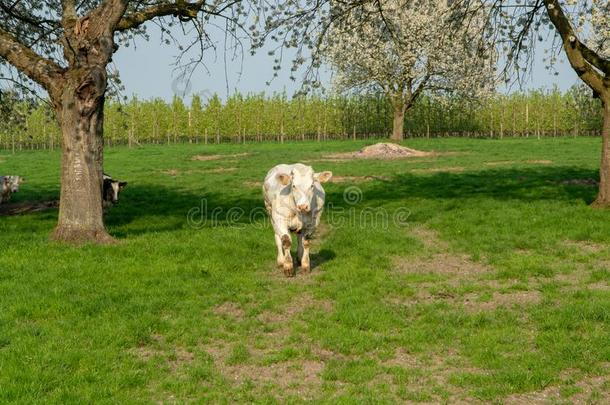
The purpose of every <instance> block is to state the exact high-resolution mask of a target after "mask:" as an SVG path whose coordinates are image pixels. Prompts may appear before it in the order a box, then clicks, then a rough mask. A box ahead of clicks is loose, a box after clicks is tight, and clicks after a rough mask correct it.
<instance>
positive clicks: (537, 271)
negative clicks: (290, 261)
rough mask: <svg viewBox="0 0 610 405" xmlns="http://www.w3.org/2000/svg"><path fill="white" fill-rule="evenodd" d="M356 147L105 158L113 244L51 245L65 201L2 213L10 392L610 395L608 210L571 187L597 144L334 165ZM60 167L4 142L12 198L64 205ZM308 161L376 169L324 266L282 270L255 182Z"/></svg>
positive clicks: (586, 174)
mask: <svg viewBox="0 0 610 405" xmlns="http://www.w3.org/2000/svg"><path fill="white" fill-rule="evenodd" d="M363 145H364V143H363V142H341V143H339V142H336V143H334V142H329V143H321V144H319V143H294V144H284V145H277V144H260V145H245V146H244V145H221V146H217V145H208V146H204V145H179V146H145V147H142V148H138V149H131V150H130V149H126V148H115V149H109V150H107V151H106V152H105V171H106V172H107V173H109V174H111V175H113V176H114V177H116V178H119V179H122V180H126V181H128V182H129V185H128V186H127V188H126V189H125V191H124V192H123V194H122V195H121V202H120V203H119V204H118V205H117V206H115V207H113V208H112V209H111V210H109V211H108V212H107V214H106V223H107V226H108V230H109V232H110V233H111V234H112V235H113V236H115V237H116V238H117V239H118V240H119V243H118V244H116V245H114V246H84V247H79V248H76V247H71V246H66V245H61V244H56V243H51V242H49V241H48V235H49V233H50V232H51V230H52V229H53V226H54V225H55V222H56V219H57V211H56V210H51V211H45V212H39V213H35V214H28V215H21V216H12V217H0V243H1V245H2V247H3V249H2V254H1V255H0V402H19V403H28V404H29V403H82V402H101V403H117V402H127V403H134V402H135V403H140V402H141V403H149V402H180V403H182V402H201V401H212V402H221V403H231V402H256V403H274V402H307V401H312V402H328V403H363V402H388V403H392V402H417V401H423V402H430V401H432V402H454V401H457V400H466V401H473V400H480V401H484V402H504V401H505V400H507V399H515V398H517V399H518V398H529V397H520V396H519V395H525V394H529V395H534V396H535V395H542V393H546V394H548V395H549V396H550V397H551V398H555V399H556V401H558V402H562V401H572V400H578V399H579V398H584V400H587V401H591V402H598V403H603V402H605V401H606V400H607V399H608V398H609V396H610V392H609V387H610V383H609V382H608V378H607V376H608V374H609V373H608V365H609V363H610V344H609V342H610V289H609V288H608V286H609V284H610V268H609V265H610V212H609V211H603V210H594V209H591V208H589V207H588V204H589V203H590V202H591V201H593V199H594V198H595V194H596V189H595V187H591V186H587V185H578V184H566V183H564V181H565V180H569V179H587V178H595V179H596V178H597V177H598V175H597V165H598V157H599V148H600V142H599V140H598V139H592V138H582V139H567V138H561V139H560V138H557V139H545V140H540V141H539V140H534V139H529V140H523V139H521V140H514V139H507V140H503V141H497V140H495V141H494V140H466V139H437V140H429V141H426V140H414V141H410V142H408V145H409V146H411V147H415V148H418V149H423V150H436V151H439V152H452V153H445V154H439V155H438V156H435V157H431V158H413V159H407V160H386V161H381V160H358V161H349V162H338V161H325V160H324V159H323V156H324V155H327V154H329V153H336V152H343V151H351V150H356V149H358V148H360V147H361V146H363ZM243 152H248V153H249V155H247V156H226V157H224V158H223V159H219V160H209V161H194V160H191V157H192V156H193V155H196V154H223V155H234V154H240V153H243ZM59 158H60V156H59V154H58V153H51V152H22V153H19V154H16V155H11V154H7V153H5V152H0V172H2V173H3V174H18V175H22V176H25V177H26V179H27V183H25V184H24V185H23V186H22V191H21V192H20V193H18V194H15V195H14V196H13V197H14V198H13V201H15V202H19V201H36V200H47V199H52V198H56V197H57V196H58V194H59V184H58V179H59V161H60V159H59ZM296 161H308V162H310V163H311V164H313V165H314V167H315V168H316V169H317V170H332V171H333V172H334V174H335V175H336V176H377V179H373V180H367V181H360V182H357V181H355V180H351V182H342V183H331V184H329V185H327V186H326V190H327V203H328V209H327V212H326V213H325V216H324V217H323V225H324V226H323V227H322V228H323V229H321V232H320V236H319V238H318V239H317V240H316V242H315V244H314V252H313V255H312V258H313V262H314V269H313V272H312V274H311V275H301V274H298V275H297V277H295V278H294V279H285V278H284V277H283V274H282V272H281V271H280V270H278V269H276V268H275V246H274V240H273V232H272V230H271V228H270V226H269V224H268V222H267V220H266V218H265V216H264V215H258V214H259V213H260V212H261V211H260V210H261V207H262V198H261V191H260V186H259V185H257V183H256V182H260V181H261V179H262V178H263V177H264V175H265V173H266V171H267V170H268V169H269V168H270V167H271V166H273V165H275V164H277V163H280V162H296ZM489 162H492V164H489ZM493 162H495V163H493ZM498 162H500V163H498ZM219 168H224V169H225V170H223V171H219V170H218V169H219ZM443 168H445V170H444V169H443ZM168 173H169V174H168ZM170 174H171V175H170ZM348 187H358V189H357V190H356V191H358V192H361V197H362V198H361V201H359V202H358V203H356V204H349V203H348V202H346V201H345V200H344V191H345V190H346V189H347V188H348ZM350 190H352V191H354V189H350ZM202 204H204V205H203V206H205V207H207V209H206V210H205V211H202V209H201V207H202ZM198 207H199V208H198ZM214 209H217V210H218V211H214ZM240 210H241V211H240ZM398 210H401V211H398ZM215 212H216V213H215ZM218 212H219V214H218ZM251 212H255V213H257V215H255V216H254V219H252V220H251V219H249V218H248V214H249V213H251ZM363 212H364V213H367V212H368V213H370V212H373V213H374V214H375V215H381V214H380V213H386V214H387V215H388V216H389V217H388V218H389V220H388V221H387V222H384V220H383V218H381V217H376V218H377V219H375V221H376V222H372V221H373V220H371V219H370V218H372V217H370V218H369V219H368V220H367V221H369V222H366V223H365V224H364V225H366V226H364V225H363V219H362V218H364V217H363V216H362V215H363V214H362V213H363ZM396 212H402V213H404V214H405V217H406V222H404V223H399V224H396V223H395V222H394V221H393V220H392V219H393V215H395V213H396ZM189 213H190V214H189ZM188 218H190V220H189V219H188ZM600 379H601V381H600Z"/></svg>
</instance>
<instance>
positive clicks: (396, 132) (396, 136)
mask: <svg viewBox="0 0 610 405" xmlns="http://www.w3.org/2000/svg"><path fill="white" fill-rule="evenodd" d="M404 124H405V108H404V106H402V105H399V106H394V122H393V125H392V136H391V137H390V139H391V140H393V141H402V140H403V138H404V135H403V131H404V130H403V128H404Z"/></svg>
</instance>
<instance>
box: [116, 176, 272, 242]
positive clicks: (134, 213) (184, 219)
mask: <svg viewBox="0 0 610 405" xmlns="http://www.w3.org/2000/svg"><path fill="white" fill-rule="evenodd" d="M253 212H254V213H257V214H258V215H256V216H255V217H254V220H257V221H260V220H262V219H263V218H264V217H265V215H263V214H264V212H265V211H264V207H263V201H262V197H260V198H254V196H247V195H246V196H244V195H235V194H231V193H230V192H229V191H228V192H227V193H226V194H223V193H217V192H212V191H210V192H205V193H202V194H199V195H198V194H195V193H192V192H188V191H185V190H180V189H172V188H171V187H165V186H149V185H146V186H138V185H129V186H128V187H127V188H126V189H125V191H124V192H123V193H122V194H121V198H120V201H119V203H118V204H116V205H115V206H113V207H111V208H110V209H109V210H108V211H107V212H106V214H105V223H106V225H107V226H108V227H109V228H110V230H111V234H112V235H113V236H116V237H119V238H123V237H128V236H130V235H139V234H143V233H148V232H171V231H175V230H179V229H187V228H191V229H193V230H196V229H201V228H207V227H216V226H218V227H222V226H237V227H239V226H245V225H247V224H251V223H252V220H251V217H250V213H253ZM113 228H114V229H113Z"/></svg>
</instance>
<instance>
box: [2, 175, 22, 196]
mask: <svg viewBox="0 0 610 405" xmlns="http://www.w3.org/2000/svg"><path fill="white" fill-rule="evenodd" d="M23 180H24V179H23V177H21V176H4V177H3V178H2V191H3V192H5V191H9V190H10V192H11V193H16V192H17V191H19V185H20V184H21V183H23Z"/></svg>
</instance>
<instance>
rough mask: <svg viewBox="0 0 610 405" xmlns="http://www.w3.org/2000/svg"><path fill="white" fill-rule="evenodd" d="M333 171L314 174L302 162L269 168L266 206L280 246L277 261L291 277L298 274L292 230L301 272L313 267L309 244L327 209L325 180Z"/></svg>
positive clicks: (266, 179)
mask: <svg viewBox="0 0 610 405" xmlns="http://www.w3.org/2000/svg"><path fill="white" fill-rule="evenodd" d="M332 175H333V174H332V172H320V173H314V171H313V169H312V168H311V166H306V165H304V164H301V163H297V164H293V165H285V164H281V165H277V166H275V167H274V168H273V169H271V170H269V172H268V173H267V176H266V177H265V182H264V183H263V195H264V197H265V207H266V208H267V212H268V213H269V216H270V217H271V223H272V224H273V230H274V231H275V243H276V245H277V264H278V266H280V267H282V268H283V269H284V274H285V275H286V276H288V277H291V276H294V267H293V265H292V256H290V247H291V245H292V239H291V237H290V232H295V233H296V234H297V236H298V248H297V262H298V263H299V264H300V266H301V271H303V272H308V271H309V270H310V262H309V247H310V241H311V238H312V237H313V233H314V231H315V230H316V227H317V226H318V224H319V223H320V216H321V214H322V210H323V209H324V198H325V196H326V194H325V193H324V188H322V185H321V184H320V183H325V182H327V181H328V180H330V178H331V177H332Z"/></svg>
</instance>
